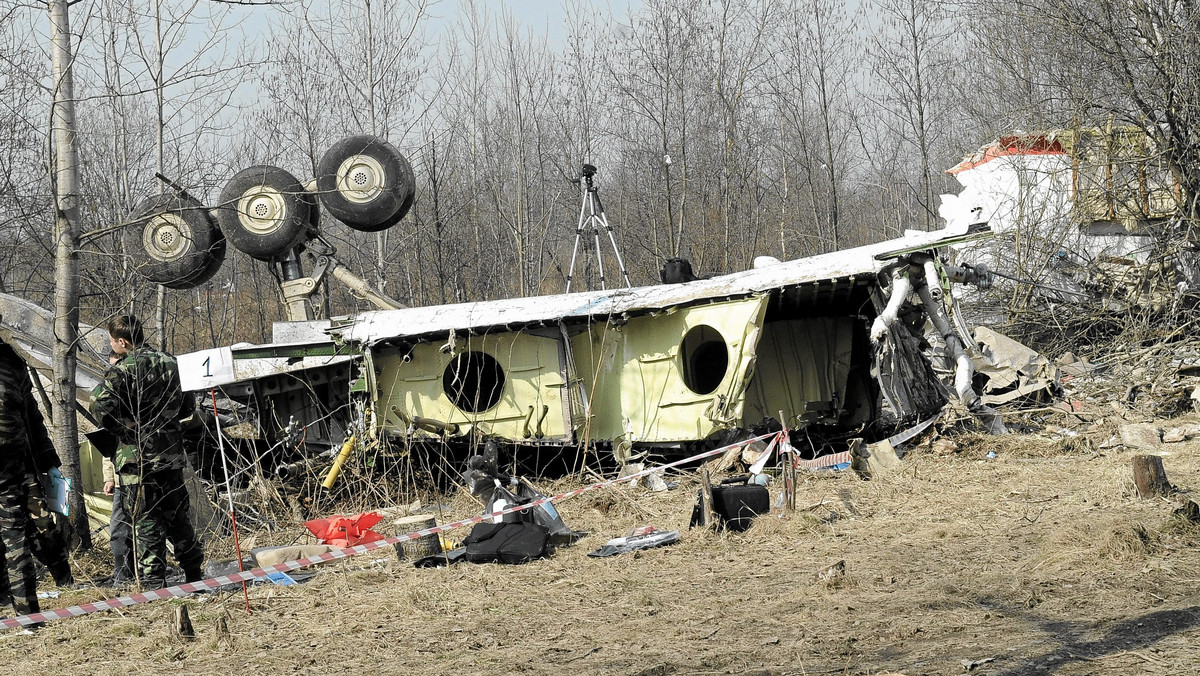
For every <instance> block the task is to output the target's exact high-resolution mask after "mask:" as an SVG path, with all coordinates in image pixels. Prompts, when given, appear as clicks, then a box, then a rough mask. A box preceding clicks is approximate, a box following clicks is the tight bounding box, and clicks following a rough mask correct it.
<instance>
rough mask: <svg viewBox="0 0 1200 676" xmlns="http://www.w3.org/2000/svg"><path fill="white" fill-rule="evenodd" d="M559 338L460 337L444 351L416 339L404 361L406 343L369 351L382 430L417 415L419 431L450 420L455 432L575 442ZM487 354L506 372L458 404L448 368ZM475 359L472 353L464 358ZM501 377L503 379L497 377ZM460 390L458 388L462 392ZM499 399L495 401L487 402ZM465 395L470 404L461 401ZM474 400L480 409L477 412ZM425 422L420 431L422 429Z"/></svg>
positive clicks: (395, 428) (511, 335) (507, 334)
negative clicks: (565, 408) (567, 412)
mask: <svg viewBox="0 0 1200 676" xmlns="http://www.w3.org/2000/svg"><path fill="white" fill-rule="evenodd" d="M558 346H559V341H557V340H555V339H553V338H546V337H541V336H534V335H530V334H528V333H521V332H505V333H496V334H489V335H485V336H473V337H466V338H459V339H457V340H456V341H455V344H454V346H453V348H450V349H449V350H448V351H443V350H442V349H441V346H439V345H436V344H433V343H419V344H417V345H415V346H413V348H412V351H411V353H410V354H408V356H409V357H410V358H409V359H405V355H406V353H405V352H404V351H402V349H401V348H394V347H380V348H376V349H375V350H374V351H373V353H372V361H373V362H374V365H375V373H376V378H375V379H376V383H377V388H378V399H377V400H376V412H377V415H376V420H378V421H379V424H380V425H382V426H383V427H384V428H385V429H388V430H391V431H393V432H395V431H403V430H405V429H407V428H408V426H409V424H410V423H411V422H413V421H414V420H415V421H417V422H418V423H420V422H422V420H424V421H426V423H427V424H424V425H421V424H418V425H417V427H418V430H417V434H418V436H438V433H437V432H434V431H432V430H433V429H436V427H437V425H436V424H429V421H433V423H440V424H443V425H446V426H450V432H449V433H450V434H451V435H452V436H464V435H467V434H469V433H470V432H471V431H472V430H473V429H478V430H479V431H480V432H482V433H484V434H487V435H492V436H497V437H501V438H504V439H509V440H512V441H518V442H525V443H537V442H543V441H557V442H560V443H561V442H566V441H570V436H569V434H568V430H567V427H566V425H565V424H564V422H563V400H562V397H563V387H564V383H565V380H564V379H563V376H562V367H561V365H560V363H559V348H558ZM470 353H482V354H486V355H488V357H490V358H492V359H495V363H497V364H498V365H499V368H500V369H501V371H502V373H503V384H502V385H500V386H498V387H496V388H494V392H493V387H492V385H494V384H495V383H493V382H491V381H488V383H487V384H486V385H483V386H479V387H476V388H475V394H476V395H477V396H476V397H474V398H473V397H472V396H468V395H467V393H465V392H463V393H462V397H463V399H460V402H457V403H456V401H455V400H454V399H453V398H452V396H453V395H454V394H455V392H454V391H453V390H454V388H455V387H456V385H455V384H454V383H459V384H460V385H461V382H460V381H456V380H455V379H454V377H453V374H454V369H450V370H451V377H450V379H449V382H450V383H451V392H449V393H448V392H447V390H446V384H447V369H448V368H449V367H451V364H452V363H454V361H455V360H456V359H458V358H460V357H462V356H463V355H468V354H470ZM462 358H463V359H474V357H462ZM497 382H498V380H497ZM461 391H462V390H461V389H460V392H461ZM493 397H494V399H495V403H494V404H493V405H491V406H483V405H482V403H487V402H490V401H491V398H493ZM464 399H465V401H466V402H467V403H468V404H469V405H468V406H466V407H463V406H462V405H461V402H462V401H463V400H464ZM476 403H481V405H480V406H479V408H480V409H481V410H477V411H472V410H470V409H471V408H473V407H475V406H474V405H475V404H476ZM422 428H423V429H422Z"/></svg>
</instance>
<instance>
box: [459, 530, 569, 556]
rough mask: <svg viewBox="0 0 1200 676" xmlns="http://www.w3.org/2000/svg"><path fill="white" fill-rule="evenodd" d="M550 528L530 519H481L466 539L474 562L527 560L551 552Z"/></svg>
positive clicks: (467, 548)
mask: <svg viewBox="0 0 1200 676" xmlns="http://www.w3.org/2000/svg"><path fill="white" fill-rule="evenodd" d="M549 535H550V530H549V529H548V528H546V527H545V526H542V525H540V524H536V523H530V522H528V521H526V522H521V523H478V524H475V527H474V528H472V529H471V534H470V535H468V536H467V537H466V539H464V540H463V545H464V546H465V547H466V550H467V551H466V559H467V560H468V561H470V562H471V563H493V562H499V563H508V564H517V563H528V562H529V561H532V560H534V559H540V558H542V557H544V556H546V555H547V554H548V552H547V548H546V543H547V540H548V539H549Z"/></svg>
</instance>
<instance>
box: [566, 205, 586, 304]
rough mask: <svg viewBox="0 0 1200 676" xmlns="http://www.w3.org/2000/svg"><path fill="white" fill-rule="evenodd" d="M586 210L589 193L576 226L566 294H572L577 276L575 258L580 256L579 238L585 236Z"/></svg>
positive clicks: (581, 206) (581, 207)
mask: <svg viewBox="0 0 1200 676" xmlns="http://www.w3.org/2000/svg"><path fill="white" fill-rule="evenodd" d="M586 210H587V193H584V194H583V199H582V200H580V205H579V221H578V222H576V224H575V246H573V247H571V267H570V269H569V270H567V290H566V293H571V278H572V277H574V276H575V257H576V256H578V255H579V238H580V236H581V235H583V214H584V212H585V211H586Z"/></svg>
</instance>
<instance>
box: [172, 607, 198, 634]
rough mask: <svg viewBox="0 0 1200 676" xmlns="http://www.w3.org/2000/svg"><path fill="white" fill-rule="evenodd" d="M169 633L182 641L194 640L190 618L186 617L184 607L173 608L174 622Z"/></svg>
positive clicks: (194, 631)
mask: <svg viewBox="0 0 1200 676" xmlns="http://www.w3.org/2000/svg"><path fill="white" fill-rule="evenodd" d="M171 633H173V634H175V636H177V637H178V638H179V639H181V640H184V641H190V640H192V639H194V638H196V630H195V629H194V628H192V618H191V617H190V616H189V615H188V607H187V606H186V605H182V606H177V607H176V608H175V621H174V623H173V624H172V625H171Z"/></svg>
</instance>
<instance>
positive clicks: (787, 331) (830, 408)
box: [744, 317, 854, 427]
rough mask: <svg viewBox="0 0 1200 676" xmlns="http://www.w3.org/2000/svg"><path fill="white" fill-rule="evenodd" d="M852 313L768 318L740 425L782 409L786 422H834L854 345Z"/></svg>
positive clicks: (776, 415)
mask: <svg viewBox="0 0 1200 676" xmlns="http://www.w3.org/2000/svg"><path fill="white" fill-rule="evenodd" d="M853 332H854V319H853V318H851V317H811V318H805V319H794V320H789V321H778V322H775V321H773V322H768V323H767V324H766V325H765V326H764V327H763V334H762V340H760V341H759V344H758V365H757V367H756V368H755V372H754V375H753V377H751V379H750V388H749V390H748V391H747V393H746V409H745V422H744V424H745V425H753V424H755V423H758V422H760V421H762V420H763V419H765V418H776V419H778V418H779V413H780V411H782V412H783V414H784V416H785V418H786V420H787V423H788V426H789V427H798V426H803V425H804V424H811V423H815V422H829V423H836V422H837V419H838V416H839V415H840V414H841V409H842V404H843V403H844V402H845V400H846V388H847V382H846V381H847V376H848V374H849V373H850V364H851V359H852V348H853V345H854V333H853Z"/></svg>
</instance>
